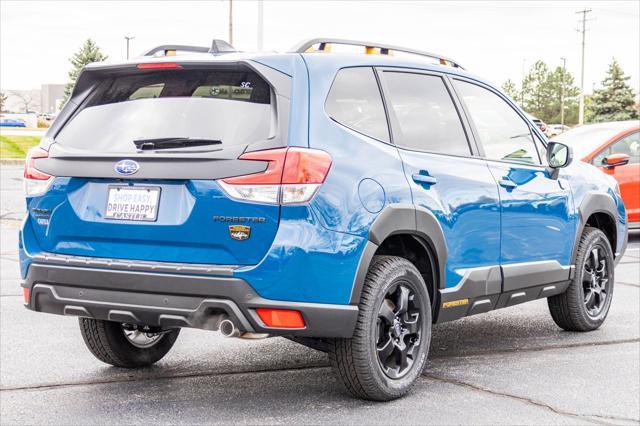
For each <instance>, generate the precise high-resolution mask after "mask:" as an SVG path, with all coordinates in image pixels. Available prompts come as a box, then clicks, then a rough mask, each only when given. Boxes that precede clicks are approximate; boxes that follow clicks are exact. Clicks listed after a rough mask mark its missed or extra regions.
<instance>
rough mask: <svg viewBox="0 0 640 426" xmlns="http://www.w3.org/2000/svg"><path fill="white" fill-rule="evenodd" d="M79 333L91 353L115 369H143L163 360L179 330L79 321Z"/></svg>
mask: <svg viewBox="0 0 640 426" xmlns="http://www.w3.org/2000/svg"><path fill="white" fill-rule="evenodd" d="M80 332H81V333H82V338H83V339H84V343H85V344H86V345H87V348H88V349H89V351H91V353H92V354H93V355H94V356H95V357H96V358H98V359H99V360H100V361H102V362H104V363H107V364H111V365H113V366H116V367H124V368H140V367H146V366H149V365H151V364H153V363H155V362H157V361H160V360H161V359H162V358H163V357H164V356H165V355H166V354H167V352H169V350H170V349H171V348H172V347H173V344H174V343H175V341H176V339H177V338H178V334H179V333H180V329H179V328H176V329H173V330H155V329H152V328H149V327H141V326H135V325H131V324H121V323H118V322H114V321H104V320H97V319H93V318H80Z"/></svg>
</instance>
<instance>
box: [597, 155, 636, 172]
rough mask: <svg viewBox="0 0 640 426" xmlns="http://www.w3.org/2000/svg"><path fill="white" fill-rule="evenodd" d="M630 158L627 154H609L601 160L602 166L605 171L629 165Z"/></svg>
mask: <svg viewBox="0 0 640 426" xmlns="http://www.w3.org/2000/svg"><path fill="white" fill-rule="evenodd" d="M629 159H630V157H629V156H628V155H627V154H610V155H607V156H606V157H604V158H603V159H602V165H603V166H604V167H606V168H607V169H613V168H614V167H618V166H624V165H625V164H628V163H629Z"/></svg>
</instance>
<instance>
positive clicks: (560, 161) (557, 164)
mask: <svg viewBox="0 0 640 426" xmlns="http://www.w3.org/2000/svg"><path fill="white" fill-rule="evenodd" d="M571 161H573V150H572V149H571V147H570V146H567V145H565V144H562V143H560V142H549V143H548V144H547V163H549V174H550V175H551V178H552V179H557V178H558V173H559V169H561V168H563V167H567V166H568V165H569V164H571Z"/></svg>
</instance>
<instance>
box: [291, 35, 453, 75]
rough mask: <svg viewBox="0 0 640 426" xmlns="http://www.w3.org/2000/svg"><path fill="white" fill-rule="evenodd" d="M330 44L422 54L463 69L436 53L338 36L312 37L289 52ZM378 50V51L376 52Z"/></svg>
mask: <svg viewBox="0 0 640 426" xmlns="http://www.w3.org/2000/svg"><path fill="white" fill-rule="evenodd" d="M316 44H317V45H318V48H317V49H313V46H315V45H316ZM332 44H341V45H347V46H362V47H364V48H365V53H374V52H375V53H380V54H381V55H389V54H390V53H391V52H394V51H395V52H402V53H408V54H411V55H417V56H424V57H427V58H431V59H435V60H437V61H438V63H440V64H441V65H449V66H452V67H454V68H460V69H464V68H463V67H462V65H460V64H459V63H458V62H457V61H454V60H453V59H451V58H447V57H446V56H442V55H438V54H436V53H429V52H423V51H422V50H416V49H410V48H407V47H400V46H393V45H390V44H382V43H373V42H369V41H357V40H345V39H339V38H313V39H310V40H305V41H303V42H302V43H300V44H298V45H296V46H294V47H293V48H292V49H291V50H290V52H292V53H310V52H329V51H330V50H331V45H332ZM376 50H378V51H379V52H376Z"/></svg>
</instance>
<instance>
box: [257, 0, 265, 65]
mask: <svg viewBox="0 0 640 426" xmlns="http://www.w3.org/2000/svg"><path fill="white" fill-rule="evenodd" d="M263 40H264V2H263V1H262V0H258V52H262V48H263Z"/></svg>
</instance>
